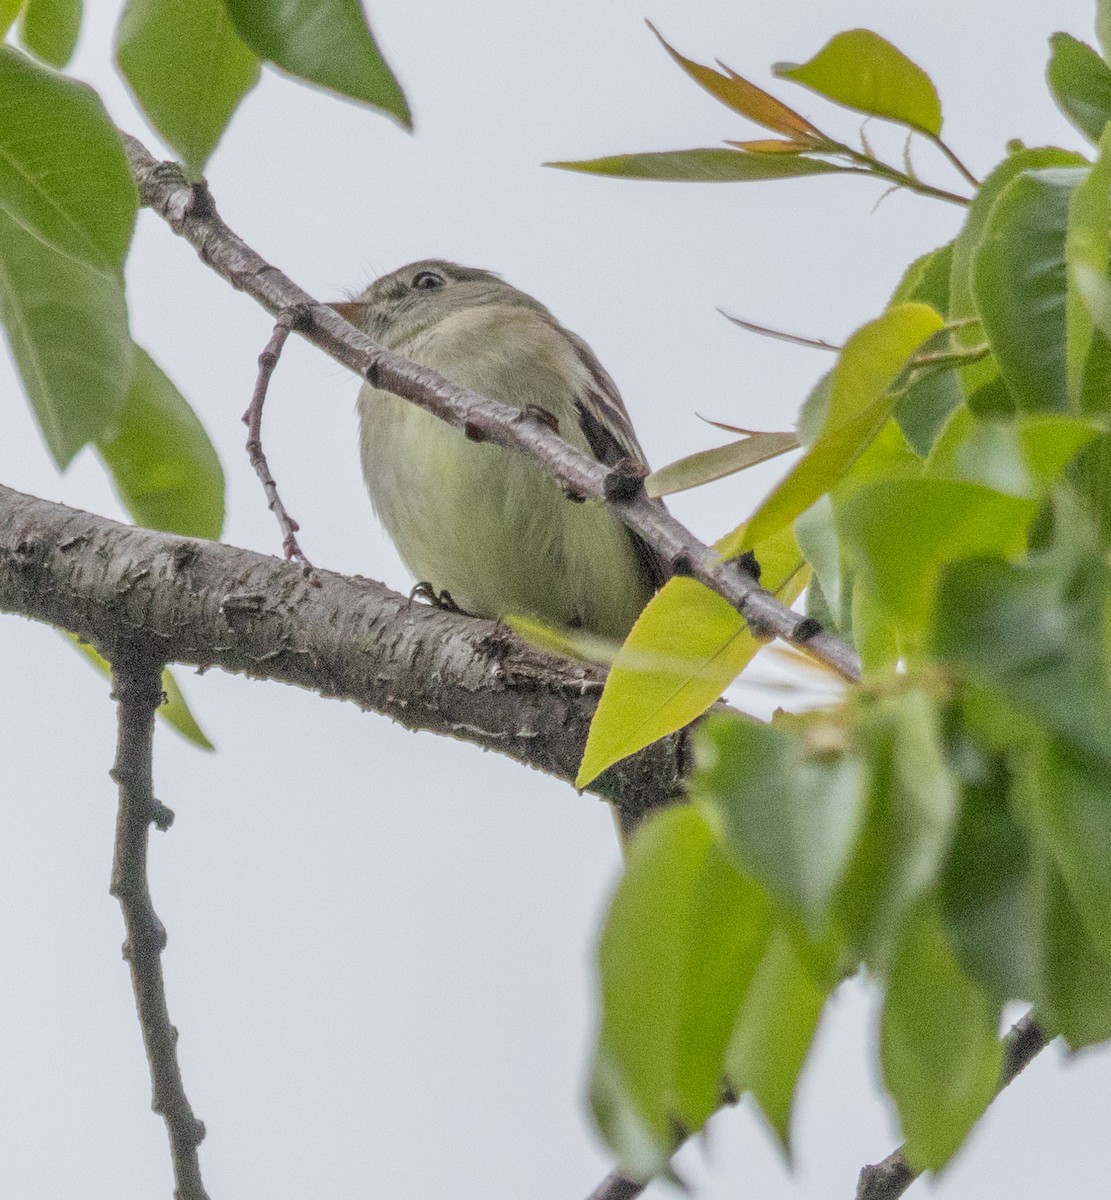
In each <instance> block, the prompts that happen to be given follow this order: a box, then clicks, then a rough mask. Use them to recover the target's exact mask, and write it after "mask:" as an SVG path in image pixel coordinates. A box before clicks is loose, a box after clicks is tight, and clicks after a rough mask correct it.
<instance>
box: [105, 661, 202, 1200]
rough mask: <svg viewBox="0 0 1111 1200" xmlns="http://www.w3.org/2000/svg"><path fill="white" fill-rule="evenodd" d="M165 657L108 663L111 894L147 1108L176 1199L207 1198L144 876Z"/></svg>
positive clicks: (162, 820) (167, 819)
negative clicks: (112, 750) (114, 804)
mask: <svg viewBox="0 0 1111 1200" xmlns="http://www.w3.org/2000/svg"><path fill="white" fill-rule="evenodd" d="M162 665H163V664H162V663H161V662H160V661H159V660H158V658H157V657H155V656H153V655H152V654H151V653H150V651H149V649H148V648H147V647H146V646H143V645H142V644H141V643H138V642H134V643H132V644H131V645H129V646H128V647H127V649H126V650H124V649H123V648H122V647H120V648H118V649H117V653H116V657H115V659H114V660H113V664H112V684H113V695H114V696H115V698H116V703H117V706H118V710H119V742H118V748H117V753H116V765H115V766H114V767H113V768H112V778H113V779H114V780H115V781H116V784H117V785H118V787H119V795H120V803H119V816H118V818H117V822H116V846H115V856H114V859H113V862H112V888H111V891H112V895H113V896H115V897H116V899H117V900H119V902H120V908H121V909H122V910H123V919H124V926H125V928H126V930H127V940H126V941H125V942H124V946H123V956H124V958H125V959H127V962H128V965H129V966H130V968H131V985H132V987H133V989H134V991H135V1007H136V1009H137V1011H138V1014H139V1026H140V1028H141V1029H142V1031H143V1045H144V1046H145V1047H146V1051H147V1061H148V1062H149V1064H150V1078H151V1085H152V1092H153V1094H152V1099H151V1107H152V1108H153V1109H154V1111H155V1112H156V1113H158V1114H159V1115H160V1116H161V1117H162V1119H163V1120H164V1121H165V1122H166V1132H167V1133H168V1134H169V1138H170V1158H171V1160H172V1161H173V1166H174V1180H175V1183H176V1187H175V1189H174V1197H175V1200H209V1197H208V1193H207V1192H206V1191H205V1188H204V1184H203V1182H202V1181H201V1168H200V1161H199V1159H198V1157H197V1147H198V1146H199V1145H200V1144H201V1142H202V1141H203V1140H204V1133H205V1129H204V1122H203V1121H199V1120H197V1118H196V1116H195V1115H194V1113H193V1109H192V1107H191V1106H190V1104H189V1099H188V1097H187V1096H186V1095H185V1085H184V1083H183V1082H182V1078H181V1066H180V1064H179V1063H178V1058H177V1030H176V1029H175V1028H174V1026H173V1025H172V1024H171V1022H170V1014H169V1011H168V1010H167V1008H166V988H165V982H164V980H163V978H162V951H163V950H164V949H165V947H166V930H165V927H164V926H163V924H162V922H161V921H160V920H159V919H158V914H157V913H156V912H155V911H154V904H153V902H152V900H151V896H150V884H149V882H148V879H147V844H148V835H149V833H150V827H151V825H156V826H157V827H158V828H159V829H168V828H169V826H170V823H171V822H172V821H173V813H172V812H170V810H169V809H168V808H166V807H165V805H163V804H160V803H159V802H158V801H157V800H156V799H155V796H154V776H153V768H152V752H153V739H154V714H155V710H156V709H157V708H158V706H159V704H161V702H162Z"/></svg>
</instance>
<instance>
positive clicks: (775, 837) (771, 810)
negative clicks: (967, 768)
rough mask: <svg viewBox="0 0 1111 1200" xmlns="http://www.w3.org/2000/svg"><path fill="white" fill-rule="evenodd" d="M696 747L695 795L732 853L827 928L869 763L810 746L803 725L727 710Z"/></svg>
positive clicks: (857, 824) (793, 907) (815, 925)
mask: <svg viewBox="0 0 1111 1200" xmlns="http://www.w3.org/2000/svg"><path fill="white" fill-rule="evenodd" d="M696 755H697V759H696V761H697V763H698V769H697V771H696V773H695V774H694V776H693V777H692V778H691V781H690V793H691V798H692V799H693V800H694V801H695V803H696V804H699V805H700V806H702V807H704V808H705V809H706V810H707V811H708V812H709V813H712V814H713V817H712V819H713V823H714V825H715V826H720V828H721V839H722V842H723V845H724V847H725V849H726V851H727V852H728V854H729V856H730V858H731V859H732V860H733V861H734V862H735V863H736V865H737V867H738V869H739V870H741V871H743V872H744V873H746V874H751V875H752V876H753V877H754V878H756V879H758V880H759V881H760V882H761V883H762V884H763V885H764V886H765V887H766V888H767V889H768V891H769V892H770V893H771V894H772V895H773V896H774V897H775V898H776V899H777V900H778V901H779V902H780V903H781V904H783V905H784V906H785V907H786V908H787V909H789V910H790V911H792V912H794V913H796V914H798V915H800V916H802V917H804V918H805V919H806V921H807V924H808V927H809V928H810V929H811V930H812V931H813V932H817V933H820V932H821V930H822V929H823V928H824V925H825V922H826V921H827V919H828V907H829V902H830V900H831V898H832V897H833V894H834V892H835V891H836V889H837V888H838V887H839V886H840V884H841V880H842V878H843V876H844V873H845V870H846V868H847V866H848V863H849V859H850V856H851V855H852V852H853V848H854V847H855V845H856V840H857V837H858V836H859V833H860V828H861V824H862V821H863V817H864V811H863V810H864V800H865V797H864V788H863V782H862V779H861V772H860V764H859V763H857V762H854V761H853V760H852V759H851V758H847V757H846V758H837V757H835V758H832V759H830V758H829V757H824V756H822V755H820V754H814V753H808V752H807V750H806V746H805V743H804V740H803V738H802V737H800V736H799V733H798V732H797V731H796V730H793V729H790V728H788V729H780V728H777V727H776V726H774V725H761V724H759V723H757V722H755V721H748V720H744V719H741V718H738V717H734V716H725V715H719V714H712V715H711V716H709V717H707V718H706V720H705V721H704V722H703V724H702V726H701V727H700V729H699V731H698V735H697V743H696Z"/></svg>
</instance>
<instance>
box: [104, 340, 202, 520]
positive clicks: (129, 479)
mask: <svg viewBox="0 0 1111 1200" xmlns="http://www.w3.org/2000/svg"><path fill="white" fill-rule="evenodd" d="M97 445H98V449H99V450H100V453H101V455H102V456H103V458H104V461H105V464H106V465H107V467H108V469H109V470H110V471H111V473H112V478H113V480H114V481H115V484H116V487H117V489H118V490H119V493H120V498H121V499H122V500H123V502H124V504H125V505H126V507H127V511H128V512H129V513H131V515H132V517H134V518H135V521H136V523H137V524H139V525H145V526H147V527H148V528H149V529H163V530H165V531H166V532H167V533H180V534H182V535H183V536H184V537H200V538H213V539H215V538H218V537H219V536H220V530H221V529H222V528H223V524H224V473H223V471H222V469H221V467H220V460H219V459H218V458H217V457H216V450H215V447H214V446H213V445H212V443H211V442H210V441H209V439H208V435H207V434H206V433H205V431H204V427H203V426H202V425H201V423H200V421H199V420H198V419H197V417H196V414H195V413H194V412H193V410H192V409H191V408H190V407H189V405H188V404H187V403H186V401H185V398H184V397H183V396H182V395H181V393H180V392H179V391H178V390H177V388H175V387H174V385H173V384H172V383H171V382H170V380H169V379H167V378H166V376H165V375H164V374H163V373H162V371H161V370H160V369H159V368H158V366H157V365H156V364H155V363H154V361H153V360H152V359H151V358H150V356H149V355H148V354H147V353H146V351H145V350H143V349H141V348H140V347H138V346H136V347H135V353H134V357H133V358H132V364H131V386H130V388H129V389H128V392H127V399H126V400H125V402H124V406H123V410H122V412H121V413H120V416H119V420H118V422H117V424H116V428H115V431H114V433H113V434H112V436H110V437H108V438H101V439H100V440H99V441H98V444H97Z"/></svg>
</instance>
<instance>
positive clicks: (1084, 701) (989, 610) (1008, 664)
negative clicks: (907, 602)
mask: <svg viewBox="0 0 1111 1200" xmlns="http://www.w3.org/2000/svg"><path fill="white" fill-rule="evenodd" d="M1106 584H1107V579H1106V567H1105V566H1104V564H1103V562H1102V561H1101V560H1100V559H1099V557H1097V556H1095V555H1092V556H1088V555H1076V556H1075V557H1071V558H1070V557H1068V556H1066V555H1064V554H1063V553H1060V552H1055V553H1053V554H1052V555H1050V554H1043V555H1041V556H1040V557H1039V558H1038V559H1037V560H1035V561H1031V562H1029V563H1026V564H1024V565H1022V566H1012V565H1011V564H1010V563H1005V562H1000V561H998V560H997V559H977V560H972V561H969V562H960V563H954V564H953V565H952V566H951V567H949V568H948V570H946V572H945V573H944V575H943V577H942V580H941V585H940V587H939V589H938V600H937V614H938V617H937V621H936V623H935V626H934V630H933V641H934V647H935V651H936V653H937V655H938V657H939V658H940V659H941V660H942V661H943V662H945V663H948V664H949V665H950V666H951V667H953V668H955V669H957V670H960V671H961V672H963V673H964V675H965V676H966V677H967V678H968V679H970V680H971V681H972V682H974V683H976V684H977V685H978V686H980V687H986V688H989V689H992V690H994V691H995V692H996V693H998V694H999V695H1000V696H1002V697H1003V698H1004V699H1005V700H1007V702H1008V703H1010V704H1012V705H1014V707H1015V708H1016V709H1018V711H1019V712H1021V713H1025V714H1026V715H1028V716H1029V717H1031V718H1033V719H1034V720H1036V721H1037V722H1039V723H1040V724H1041V725H1042V726H1043V728H1045V729H1046V730H1047V731H1049V732H1051V733H1054V734H1056V735H1058V736H1060V737H1062V738H1064V739H1065V740H1066V741H1067V742H1069V743H1071V744H1072V745H1073V746H1074V747H1075V748H1076V749H1077V750H1079V751H1080V752H1081V753H1083V754H1086V755H1089V756H1092V757H1094V758H1096V759H1097V761H1102V762H1106V763H1108V764H1109V765H1111V691H1109V689H1108V684H1107V677H1106V668H1105V665H1104V664H1105V656H1104V650H1103V647H1104V633H1103V612H1104V604H1105V599H1106V593H1107V586H1106Z"/></svg>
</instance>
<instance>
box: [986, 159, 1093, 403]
mask: <svg viewBox="0 0 1111 1200" xmlns="http://www.w3.org/2000/svg"><path fill="white" fill-rule="evenodd" d="M1084 175H1085V173H1084V171H1083V170H1081V169H1079V168H1063V167H1055V168H1046V169H1042V170H1030V171H1026V172H1023V173H1022V174H1020V175H1018V176H1017V177H1016V178H1015V179H1013V180H1012V181H1011V182H1010V183H1009V184H1007V186H1006V187H1005V188H1004V189H1003V192H1002V194H1001V195H1000V197H999V199H998V200H997V201H996V204H995V207H994V208H993V209H992V211H991V215H990V216H989V218H988V223H987V227H986V229H985V231H984V238H983V241H982V242H981V243H980V246H979V249H978V250H977V251H976V253H975V256H974V259H973V267H972V290H973V295H974V297H975V300H976V307H977V308H978V310H979V312H980V317H981V320H982V321H983V323H984V330H985V332H986V333H987V335H988V342H989V343H990V345H991V349H992V353H993V354H994V355H995V357H996V359H997V360H998V362H999V370H1000V372H1001V373H1002V375H1003V379H1004V380H1005V381H1006V384H1007V387H1008V389H1009V390H1010V392H1011V394H1012V395H1013V396H1014V399H1015V403H1016V405H1017V406H1018V407H1019V408H1020V409H1027V410H1036V411H1038V410H1040V411H1045V410H1052V409H1057V410H1064V409H1067V408H1068V407H1069V398H1068V374H1067V367H1066V338H1065V308H1066V297H1067V277H1066V270H1065V234H1066V229H1067V226H1068V214H1069V201H1070V198H1071V195H1072V191H1073V189H1074V188H1075V187H1076V185H1077V184H1078V183H1080V182H1081V180H1082V179H1083V178H1084Z"/></svg>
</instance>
